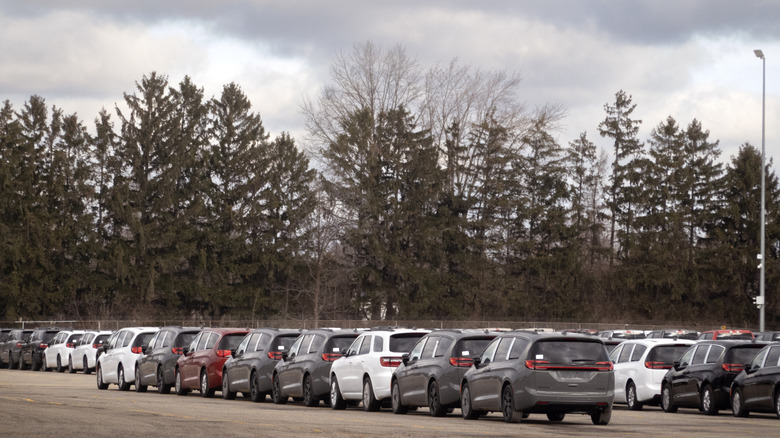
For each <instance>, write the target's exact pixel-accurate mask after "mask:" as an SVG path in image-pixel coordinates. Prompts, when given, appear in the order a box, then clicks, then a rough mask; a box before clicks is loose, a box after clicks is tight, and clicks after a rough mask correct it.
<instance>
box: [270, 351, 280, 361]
mask: <svg viewBox="0 0 780 438" xmlns="http://www.w3.org/2000/svg"><path fill="white" fill-rule="evenodd" d="M268 358H269V359H273V360H282V352H281V351H269V352H268Z"/></svg>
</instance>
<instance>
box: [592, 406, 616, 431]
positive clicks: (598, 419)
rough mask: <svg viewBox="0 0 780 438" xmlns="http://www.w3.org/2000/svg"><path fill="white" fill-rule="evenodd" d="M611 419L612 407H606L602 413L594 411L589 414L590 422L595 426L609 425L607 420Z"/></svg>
mask: <svg viewBox="0 0 780 438" xmlns="http://www.w3.org/2000/svg"><path fill="white" fill-rule="evenodd" d="M611 419H612V407H611V406H610V407H608V408H606V409H604V410H602V411H596V412H594V413H592V414H590V421H591V422H593V424H595V425H596V426H606V425H607V424H609V420H611Z"/></svg>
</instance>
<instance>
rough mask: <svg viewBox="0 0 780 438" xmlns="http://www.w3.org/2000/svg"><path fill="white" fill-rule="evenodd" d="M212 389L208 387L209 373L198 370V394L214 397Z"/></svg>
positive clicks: (204, 396)
mask: <svg viewBox="0 0 780 438" xmlns="http://www.w3.org/2000/svg"><path fill="white" fill-rule="evenodd" d="M214 392H215V390H214V389H211V388H209V375H208V373H207V372H206V370H201V372H200V396H201V397H203V398H212V397H214Z"/></svg>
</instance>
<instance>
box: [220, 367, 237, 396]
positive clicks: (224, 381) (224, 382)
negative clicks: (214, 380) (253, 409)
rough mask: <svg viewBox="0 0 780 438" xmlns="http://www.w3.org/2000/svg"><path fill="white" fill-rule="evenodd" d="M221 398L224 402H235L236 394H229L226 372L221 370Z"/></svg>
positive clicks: (228, 381)
mask: <svg viewBox="0 0 780 438" xmlns="http://www.w3.org/2000/svg"><path fill="white" fill-rule="evenodd" d="M222 398H223V399H225V400H235V398H236V393H235V392H230V380H229V379H228V373H227V371H226V370H222Z"/></svg>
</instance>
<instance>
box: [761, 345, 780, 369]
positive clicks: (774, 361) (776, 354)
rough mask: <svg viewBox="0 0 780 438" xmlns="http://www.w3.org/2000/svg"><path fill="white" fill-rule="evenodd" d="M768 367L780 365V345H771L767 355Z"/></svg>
mask: <svg viewBox="0 0 780 438" xmlns="http://www.w3.org/2000/svg"><path fill="white" fill-rule="evenodd" d="M764 366H766V367H776V366H780V347H771V348H770V349H769V354H768V355H767V356H766V365H764Z"/></svg>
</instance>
